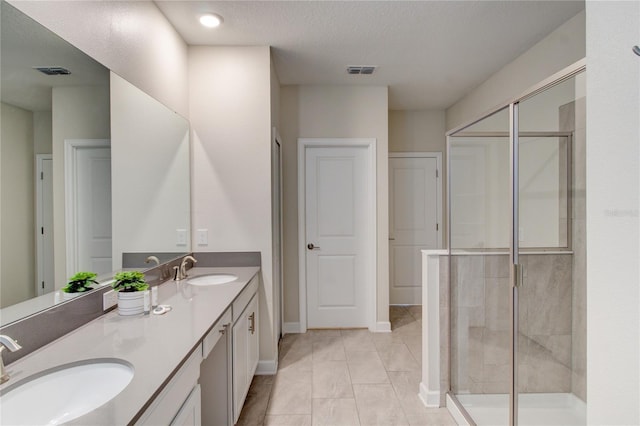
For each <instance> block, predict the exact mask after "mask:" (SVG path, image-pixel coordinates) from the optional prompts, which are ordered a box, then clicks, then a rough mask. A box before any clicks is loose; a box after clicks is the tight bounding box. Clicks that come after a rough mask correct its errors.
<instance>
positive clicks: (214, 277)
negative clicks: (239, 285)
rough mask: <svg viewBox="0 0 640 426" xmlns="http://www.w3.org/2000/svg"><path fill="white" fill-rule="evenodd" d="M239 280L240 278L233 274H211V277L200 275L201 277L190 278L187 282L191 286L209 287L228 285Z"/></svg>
mask: <svg viewBox="0 0 640 426" xmlns="http://www.w3.org/2000/svg"><path fill="white" fill-rule="evenodd" d="M237 279H238V276H237V275H233V274H209V275H200V276H199V277H193V278H189V279H188V280H187V283H188V284H191V285H200V286H208V285H218V284H226V283H230V282H233V281H235V280H237Z"/></svg>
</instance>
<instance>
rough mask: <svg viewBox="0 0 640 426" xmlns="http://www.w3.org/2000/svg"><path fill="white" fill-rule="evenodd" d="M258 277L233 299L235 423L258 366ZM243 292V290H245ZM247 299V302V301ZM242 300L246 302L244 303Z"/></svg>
mask: <svg viewBox="0 0 640 426" xmlns="http://www.w3.org/2000/svg"><path fill="white" fill-rule="evenodd" d="M257 289H258V278H257V277H256V278H254V279H253V280H252V282H251V283H250V284H249V285H248V286H247V288H245V290H244V291H243V292H242V293H241V295H240V296H239V297H238V298H237V299H236V302H234V303H233V317H234V323H233V337H232V340H233V423H234V424H235V423H237V421H238V418H239V417H240V412H241V411H242V405H243V404H244V400H245V398H246V396H247V392H248V391H249V386H250V385H251V380H253V375H254V373H255V371H256V367H257V366H258V358H259V347H258V343H259V341H258V315H259V312H258V301H259V299H258V293H257ZM245 292H246V293H245ZM247 299H248V303H246V302H247ZM245 303H246V306H244V305H245Z"/></svg>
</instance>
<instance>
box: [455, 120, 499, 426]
mask: <svg viewBox="0 0 640 426" xmlns="http://www.w3.org/2000/svg"><path fill="white" fill-rule="evenodd" d="M448 145H449V148H448V159H449V171H450V172H449V183H448V185H449V194H451V197H450V199H449V211H450V224H451V225H450V227H449V230H450V234H449V241H450V242H451V243H450V256H449V260H450V264H449V267H450V294H449V297H450V307H451V311H450V314H451V315H450V321H451V322H450V350H451V357H450V360H451V366H450V367H451V368H450V379H451V391H452V393H453V394H454V396H455V397H456V399H457V401H458V402H459V403H460V404H461V405H462V406H463V407H464V409H465V410H466V411H467V413H468V414H469V415H470V416H471V417H472V418H473V420H474V421H475V423H477V424H488V425H497V424H502V425H506V424H508V421H509V390H510V387H511V385H510V384H511V376H510V372H511V352H510V350H509V347H510V344H509V342H510V330H511V315H510V308H509V303H510V299H509V294H510V285H509V254H508V247H509V223H510V221H509V219H510V212H511V206H510V198H509V179H510V178H509V113H508V109H506V108H505V109H502V110H500V111H498V112H497V113H495V114H493V115H491V116H489V117H486V118H485V119H483V120H482V121H480V122H478V123H476V124H474V125H472V126H470V127H468V128H466V129H464V130H463V131H461V132H458V133H456V134H455V136H451V137H450V138H449V141H448Z"/></svg>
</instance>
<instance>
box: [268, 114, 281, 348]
mask: <svg viewBox="0 0 640 426" xmlns="http://www.w3.org/2000/svg"><path fill="white" fill-rule="evenodd" d="M282 148H283V147H282V137H281V136H280V133H278V129H277V128H276V127H273V129H272V131H271V156H272V157H271V162H272V163H271V164H272V166H274V165H275V160H277V165H278V169H279V172H278V177H279V178H280V179H279V181H277V182H276V179H275V176H274V173H273V172H274V170H273V168H272V170H271V185H272V188H271V210H272V211H271V213H272V216H271V221H272V227H274V228H275V226H274V225H276V213H278V212H277V211H276V208H277V209H279V213H280V214H279V221H278V223H277V224H278V228H279V231H280V232H279V233H278V235H275V232H273V231H274V229H272V233H273V234H274V235H273V237H274V238H278V239H279V240H280V245H279V250H278V253H277V255H278V259H279V262H277V265H276V262H273V263H274V266H277V267H278V274H277V275H278V276H277V278H278V282H274V283H273V285H274V288H275V289H276V294H275V296H276V297H274V308H275V315H274V323H275V324H274V326H275V328H274V329H275V331H276V333H275V335H276V351H277V350H278V342H279V340H280V338H281V337H282V334H283V330H284V308H283V307H284V286H283V283H284V261H283V255H284V220H283V213H284V209H283V207H284V203H283V200H284V197H283V192H282V191H283V181H284V180H283V179H282ZM276 152H277V153H278V158H277V159H276V158H274V154H275V153H276ZM276 186H277V187H278V191H279V198H278V199H276V198H275V187H276ZM276 204H277V205H276ZM274 242H275V240H274ZM274 254H275V247H274ZM273 272H274V276H275V268H274V271H273Z"/></svg>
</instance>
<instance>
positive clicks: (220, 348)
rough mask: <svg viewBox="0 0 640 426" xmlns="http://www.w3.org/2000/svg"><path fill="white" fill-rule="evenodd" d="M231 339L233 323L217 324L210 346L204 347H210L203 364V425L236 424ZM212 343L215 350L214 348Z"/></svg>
mask: <svg viewBox="0 0 640 426" xmlns="http://www.w3.org/2000/svg"><path fill="white" fill-rule="evenodd" d="M225 320H226V319H225ZM230 320H231V315H229V318H228V321H230ZM221 323H224V321H221ZM230 336H231V323H230V322H229V323H228V324H227V323H224V324H223V325H219V324H216V326H214V328H213V330H212V331H211V332H210V333H209V335H208V336H207V337H206V338H205V342H209V343H207V345H204V344H203V346H207V351H206V354H207V357H206V359H204V360H203V361H202V364H200V387H201V389H202V424H204V425H211V426H231V425H233V422H232V421H233V406H232V405H231V404H232V393H231V392H232V391H231V390H232V384H231V377H232V373H231V337H230ZM216 338H217V339H216ZM216 340H217V341H216ZM213 341H216V342H215V344H213V343H210V342H213ZM203 343H204V342H203ZM212 344H213V345H214V346H213V347H211V345H212ZM203 350H204V348H203Z"/></svg>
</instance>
